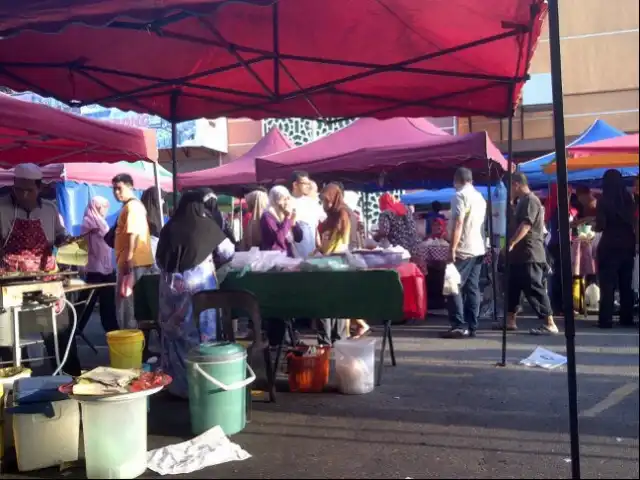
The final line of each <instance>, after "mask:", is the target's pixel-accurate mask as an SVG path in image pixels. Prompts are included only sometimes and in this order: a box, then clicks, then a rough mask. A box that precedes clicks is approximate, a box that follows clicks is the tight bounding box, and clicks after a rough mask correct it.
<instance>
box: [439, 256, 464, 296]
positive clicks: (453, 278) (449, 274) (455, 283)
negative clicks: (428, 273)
mask: <svg viewBox="0 0 640 480" xmlns="http://www.w3.org/2000/svg"><path fill="white" fill-rule="evenodd" d="M461 281H462V279H461V278H460V272H458V269H457V268H456V266H455V265H454V264H453V263H448V264H447V267H446V268H445V270H444V284H443V285H442V295H444V296H445V297H446V296H449V295H458V293H459V292H460V282H461Z"/></svg>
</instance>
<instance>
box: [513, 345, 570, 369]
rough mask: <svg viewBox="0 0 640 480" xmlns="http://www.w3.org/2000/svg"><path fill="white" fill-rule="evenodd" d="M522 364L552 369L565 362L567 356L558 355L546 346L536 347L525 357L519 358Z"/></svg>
mask: <svg viewBox="0 0 640 480" xmlns="http://www.w3.org/2000/svg"><path fill="white" fill-rule="evenodd" d="M520 363H521V364H522V365H525V366H527V367H540V368H546V369H547V370H552V369H554V368H557V367H561V366H562V365H564V364H565V363H567V357H565V356H563V355H559V354H557V353H555V352H552V351H551V350H547V349H546V348H542V347H536V349H535V350H534V351H533V353H531V355H529V356H528V357H527V358H524V359H522V360H520Z"/></svg>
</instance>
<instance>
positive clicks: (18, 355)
mask: <svg viewBox="0 0 640 480" xmlns="http://www.w3.org/2000/svg"><path fill="white" fill-rule="evenodd" d="M46 309H48V310H49V311H50V313H51V326H52V328H53V344H54V346H55V351H56V360H57V361H58V365H59V364H60V359H59V358H58V356H59V352H60V346H59V344H58V328H57V327H58V325H57V319H56V313H55V310H54V307H53V305H51V306H47V305H42V306H38V307H33V308H28V309H25V308H22V307H13V308H12V309H11V317H12V320H13V366H15V367H20V366H22V361H23V360H22V348H23V347H25V346H27V345H22V342H21V340H20V313H21V312H24V311H29V312H33V311H37V310H46ZM36 343H40V342H36ZM51 358H53V357H49V356H44V357H37V358H30V359H29V360H28V361H29V362H33V361H36V360H49V359H51Z"/></svg>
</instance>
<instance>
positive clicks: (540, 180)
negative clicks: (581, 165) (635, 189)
mask: <svg viewBox="0 0 640 480" xmlns="http://www.w3.org/2000/svg"><path fill="white" fill-rule="evenodd" d="M622 135H625V133H624V132H622V131H620V130H618V129H617V128H614V127H612V126H611V125H609V124H608V123H607V122H605V121H604V120H596V121H595V122H593V124H591V126H590V127H589V128H587V129H586V130H585V131H584V132H582V134H580V136H578V138H576V139H575V140H574V141H573V142H571V143H570V144H569V145H568V146H569V147H574V146H577V145H584V144H585V143H591V142H596V141H598V140H604V139H607V138H614V137H620V136H622ZM555 159H556V153H555V152H550V153H547V154H546V155H543V156H541V157H538V158H535V159H533V160H530V161H528V162H524V163H521V164H520V165H518V171H520V172H522V173H524V174H525V175H526V176H527V180H528V181H529V184H530V185H531V186H532V187H533V188H539V187H544V186H546V185H547V184H548V183H549V182H555V181H556V175H555V173H554V174H547V173H544V171H543V169H544V167H545V166H546V165H548V164H549V163H551V162H553V161H555ZM605 170H606V169H603V168H598V169H594V170H575V171H573V172H569V179H568V180H569V183H576V182H585V181H591V180H598V179H601V178H602V175H603V174H604V172H605ZM625 170H633V169H625ZM635 172H636V173H635V174H637V172H638V169H637V168H636V169H635ZM625 174H626V175H633V173H632V172H631V173H629V172H623V175H625Z"/></svg>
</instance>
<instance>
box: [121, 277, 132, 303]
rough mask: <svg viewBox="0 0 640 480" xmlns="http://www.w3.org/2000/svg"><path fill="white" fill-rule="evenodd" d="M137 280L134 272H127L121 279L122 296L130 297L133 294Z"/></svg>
mask: <svg viewBox="0 0 640 480" xmlns="http://www.w3.org/2000/svg"><path fill="white" fill-rule="evenodd" d="M134 283H135V281H134V278H133V273H127V274H126V275H125V276H124V277H122V280H121V281H120V292H119V293H120V296H121V297H123V298H127V297H130V296H131V295H132V294H133V285H134Z"/></svg>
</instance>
